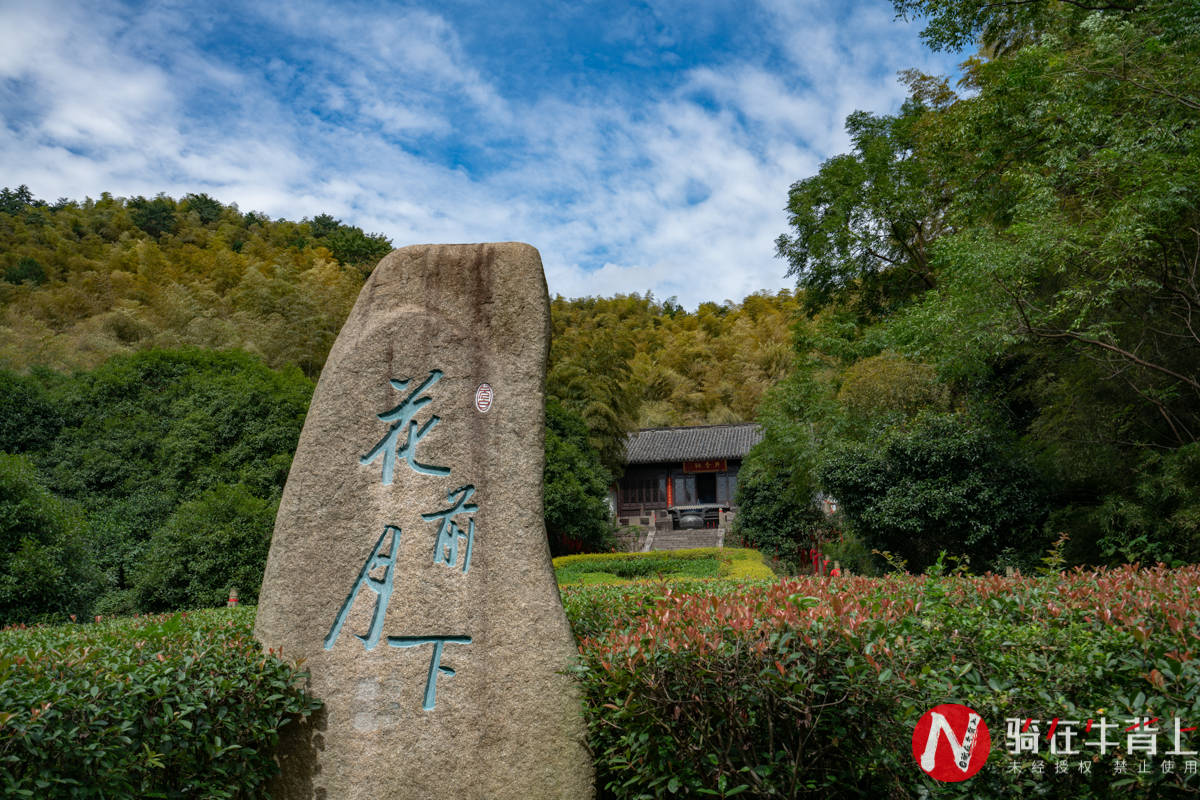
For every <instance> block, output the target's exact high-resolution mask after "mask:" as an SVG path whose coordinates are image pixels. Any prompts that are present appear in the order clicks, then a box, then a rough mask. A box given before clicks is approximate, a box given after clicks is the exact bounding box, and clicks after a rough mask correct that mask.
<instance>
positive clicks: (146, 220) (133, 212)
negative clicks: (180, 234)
mask: <svg viewBox="0 0 1200 800" xmlns="http://www.w3.org/2000/svg"><path fill="white" fill-rule="evenodd" d="M127 205H128V207H129V209H130V218H131V219H132V220H133V224H134V225H137V226H138V227H139V228H141V229H142V230H143V231H145V232H146V233H147V234H149V235H150V236H152V237H154V238H155V239H157V238H159V237H161V236H163V235H165V234H168V233H174V232H175V228H176V226H177V225H178V223H179V220H178V217H177V216H176V213H175V210H176V204H175V201H174V200H172V199H171V198H169V197H167V196H166V195H164V194H160V195H158V196H157V197H155V198H154V199H153V200H147V199H146V198H144V197H135V198H133V199H132V200H130V201H129V203H128V204H127Z"/></svg>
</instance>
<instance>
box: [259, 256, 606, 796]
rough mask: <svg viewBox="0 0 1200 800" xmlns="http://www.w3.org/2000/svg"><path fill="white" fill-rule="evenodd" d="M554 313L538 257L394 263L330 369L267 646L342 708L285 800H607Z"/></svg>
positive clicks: (307, 450) (308, 752) (283, 519)
mask: <svg viewBox="0 0 1200 800" xmlns="http://www.w3.org/2000/svg"><path fill="white" fill-rule="evenodd" d="M549 331H550V324H549V303H548V301H547V296H546V281H545V277H544V276H543V274H542V265H541V259H540V258H539V256H538V252H537V250H535V249H534V248H532V247H530V246H529V245H525V244H517V243H512V242H507V243H502V244H470V245H423V246H417V247H406V248H404V249H401V250H396V251H394V252H393V253H391V254H390V255H388V256H387V257H385V258H384V259H383V260H382V261H381V262H380V263H379V266H378V267H376V268H375V271H374V272H373V273H372V275H371V277H370V279H369V280H368V281H367V284H366V286H364V287H363V290H362V293H361V294H360V295H359V296H358V301H357V302H356V303H355V305H354V310H353V311H351V312H350V318H349V319H348V320H347V321H346V324H345V326H344V327H343V328H342V331H341V333H340V334H338V338H337V342H336V343H335V344H334V345H333V350H332V352H330V354H329V360H328V362H327V363H326V364H325V369H324V370H323V371H322V373H321V381H320V383H319V384H318V385H317V390H316V394H315V395H314V396H313V401H312V406H311V407H310V408H309V412H308V418H307V419H306V420H305V423H304V431H303V433H301V435H300V444H299V447H298V449H297V451H296V457H295V460H294V461H293V463H292V471H291V473H290V474H289V476H288V481H287V487H286V488H285V489H284V492H283V499H282V501H281V502H280V505H279V516H278V518H277V519H276V522H275V535H274V538H273V539H272V541H271V553H270V556H269V557H268V559H267V569H266V575H265V577H264V579H263V586H262V592H261V598H260V601H259V608H258V620H257V623H256V627H255V633H256V635H257V636H258V638H259V640H260V641H261V642H262V643H263V645H264V646H267V647H272V648H275V649H276V650H282V653H283V656H284V657H285V658H304V659H305V664H304V666H305V668H306V669H308V670H309V671H310V672H311V675H312V677H311V684H310V685H311V689H312V692H313V693H314V694H315V695H316V696H317V697H319V698H321V699H322V700H324V701H325V707H324V710H323V711H321V712H320V713H318V714H317V715H316V716H315V717H314V718H313V720H312V721H311V722H310V723H309V724H307V725H304V726H299V725H295V724H292V725H289V726H288V727H286V728H285V729H284V733H285V736H284V739H285V741H284V743H283V746H282V747H281V750H280V753H281V755H280V763H281V766H282V768H283V775H282V776H281V778H280V779H279V780H278V781H277V782H276V785H275V786H274V787H273V788H274V790H275V791H274V794H273V796H275V797H284V798H327V800H342V799H343V798H346V800H357V798H363V799H364V800H366V798H370V800H390V798H412V799H413V800H441V799H442V798H445V800H451V799H452V798H454V799H461V800H503V799H504V798H512V799H513V800H518V799H519V800H538V799H539V798H562V799H563V800H578V798H589V797H591V796H592V793H593V792H592V768H591V762H590V760H589V757H588V754H587V750H586V744H585V731H584V723H583V719H582V717H581V709H580V699H579V694H578V692H577V691H576V688H575V686H574V685H573V683H572V679H571V678H570V676H569V675H567V674H565V670H566V669H567V668H568V667H569V666H570V664H571V661H572V659H573V658H574V655H575V647H574V642H573V640H572V638H571V632H570V629H569V627H568V625H567V620H566V617H565V616H564V614H563V609H562V605H561V603H560V601H559V597H558V590H557V588H556V586H555V582H554V572H553V570H552V568H551V565H550V554H549V550H548V548H547V545H546V534H545V528H544V524H543V516H542V465H543V459H544V455H543V446H544V445H543V437H544V434H545V423H544V409H543V403H544V397H543V392H544V382H545V374H546V358H547V347H548V340H549Z"/></svg>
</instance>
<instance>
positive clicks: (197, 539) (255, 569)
mask: <svg viewBox="0 0 1200 800" xmlns="http://www.w3.org/2000/svg"><path fill="white" fill-rule="evenodd" d="M277 504H278V500H275V501H272V500H264V499H262V498H259V497H255V496H254V495H253V494H251V492H250V491H249V490H248V489H247V488H246V487H245V486H243V485H242V484H240V483H239V484H236V485H233V486H230V485H228V484H217V485H216V486H213V487H211V488H210V489H208V490H206V491H205V492H204V494H202V495H200V497H198V498H196V499H195V500H190V501H188V502H186V503H183V504H182V505H180V506H179V508H178V509H176V510H175V513H174V514H172V515H171V518H170V519H169V520H167V523H166V524H165V525H163V527H162V528H160V529H158V530H157V531H155V533H154V536H153V537H152V538H151V539H150V546H149V548H148V550H147V552H146V555H145V558H144V559H143V560H142V562H141V564H139V565H138V568H137V570H136V571H135V575H134V582H135V591H136V596H137V605H138V607H139V608H143V609H147V610H151V611H169V610H173V609H177V608H205V607H208V608H211V607H213V606H219V605H224V604H225V600H226V598H227V597H228V592H229V589H230V588H231V587H236V588H237V589H238V591H239V593H240V597H241V599H242V600H243V601H244V602H246V603H257V602H258V589H259V586H260V585H261V584H262V577H263V569H264V565H265V564H266V562H267V551H268V550H269V549H270V547H271V531H272V527H273V524H274V521H275V509H276V506H277Z"/></svg>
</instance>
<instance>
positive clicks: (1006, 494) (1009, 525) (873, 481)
mask: <svg viewBox="0 0 1200 800" xmlns="http://www.w3.org/2000/svg"><path fill="white" fill-rule="evenodd" d="M818 470H819V481H820V483H821V485H822V486H823V487H825V488H826V489H827V490H828V491H829V492H830V493H832V494H833V495H834V496H835V497H836V498H837V499H838V502H839V504H840V509H841V512H842V514H843V515H844V516H845V518H846V519H847V520H848V522H849V524H850V526H851V527H852V528H853V530H854V531H855V532H856V533H857V534H858V535H859V536H860V537H861V538H862V539H863V540H864V541H866V542H867V543H868V544H870V545H871V546H872V547H874V548H877V549H879V550H886V551H889V552H892V553H895V554H897V555H899V556H901V557H903V558H904V559H906V560H907V561H908V564H909V567H910V568H911V569H914V570H917V571H919V570H922V569H924V568H925V567H927V566H929V565H931V564H932V563H933V562H934V561H935V560H936V558H937V556H938V553H939V552H941V551H943V550H944V551H946V552H947V553H949V554H951V555H960V554H965V555H968V556H970V557H971V559H972V561H973V566H975V567H976V568H987V567H991V568H994V567H996V566H997V564H998V561H997V559H998V558H999V557H1000V556H1001V554H1002V553H1004V552H1005V551H1013V552H1012V553H1011V554H1009V557H1010V558H1020V557H1022V556H1025V557H1028V556H1029V555H1030V554H1031V553H1036V552H1038V550H1039V549H1040V548H1041V545H1042V544H1044V542H1043V541H1042V537H1041V536H1040V535H1039V531H1040V528H1041V525H1042V522H1043V521H1044V519H1045V515H1046V507H1045V503H1044V499H1043V494H1042V491H1041V489H1040V486H1039V483H1038V481H1037V477H1036V474H1035V473H1034V472H1033V470H1032V469H1031V467H1030V466H1029V465H1028V464H1027V463H1025V461H1024V459H1023V458H1022V457H1021V455H1020V453H1019V451H1018V450H1017V449H1016V448H1015V447H1014V446H1013V445H1012V444H1008V443H1005V442H1004V441H1003V440H1002V438H1001V437H998V436H997V435H995V434H994V433H992V432H990V431H987V430H985V429H982V428H981V427H979V426H977V425H972V424H970V423H968V422H966V421H964V420H962V419H960V418H958V417H955V416H953V415H927V416H924V417H921V418H919V419H918V421H917V422H916V424H914V425H913V426H911V427H907V428H902V429H899V430H895V431H893V432H891V433H889V434H888V435H886V436H885V437H883V438H882V440H878V441H875V442H872V443H870V444H857V443H845V444H841V445H840V446H838V447H836V448H835V449H833V450H832V451H831V452H830V453H829V454H827V455H826V456H825V458H824V459H823V463H822V464H821V466H820V467H819V468H818Z"/></svg>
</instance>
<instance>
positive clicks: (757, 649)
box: [563, 566, 1200, 798]
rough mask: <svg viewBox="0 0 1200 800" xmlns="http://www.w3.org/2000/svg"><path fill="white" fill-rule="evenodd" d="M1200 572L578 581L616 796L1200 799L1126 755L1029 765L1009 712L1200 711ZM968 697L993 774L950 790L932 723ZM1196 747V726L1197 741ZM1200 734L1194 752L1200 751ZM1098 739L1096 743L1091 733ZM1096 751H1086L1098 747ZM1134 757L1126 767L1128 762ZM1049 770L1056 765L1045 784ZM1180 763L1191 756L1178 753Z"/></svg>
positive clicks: (1166, 716)
mask: <svg viewBox="0 0 1200 800" xmlns="http://www.w3.org/2000/svg"><path fill="white" fill-rule="evenodd" d="M1197 585H1200V567H1197V566H1193V567H1188V568H1185V569H1177V570H1170V569H1167V568H1165V567H1161V566H1160V567H1158V568H1155V569H1151V570H1141V571H1138V570H1136V569H1135V568H1133V567H1126V568H1122V569H1118V570H1100V571H1096V572H1087V573H1084V572H1073V573H1069V574H1066V575H1055V576H1052V577H1046V578H1036V579H1031V578H1023V577H1016V578H1004V577H999V576H996V575H987V576H983V577H978V578H971V577H940V578H935V577H916V576H889V577H887V578H882V579H871V578H864V577H849V578H840V579H824V578H819V577H810V578H801V579H794V580H785V581H778V582H772V583H766V582H763V583H741V584H737V583H732V582H720V581H718V582H712V583H707V582H702V581H694V582H691V583H688V584H680V583H674V584H657V585H655V584H639V585H636V586H633V587H611V586H601V587H586V586H585V587H565V588H564V590H563V596H564V605H565V607H566V609H567V613H568V616H569V617H570V619H571V622H572V625H573V628H574V630H575V631H576V635H577V636H578V637H579V639H580V653H581V664H580V666H579V668H578V675H579V679H580V681H581V683H582V686H583V689H584V692H585V696H586V703H587V709H588V710H587V713H588V721H589V728H590V737H591V747H592V751H593V753H594V754H595V756H596V759H597V773H598V782H599V785H600V787H601V792H602V797H608V798H665V797H680V798H683V797H686V798H693V797H704V796H711V797H730V796H741V797H746V798H768V797H804V796H813V797H872V798H874V797H897V798H899V797H934V798H963V797H975V798H1006V797H1023V796H1042V797H1073V798H1118V797H1120V798H1126V797H1131V796H1136V797H1152V796H1153V797H1157V796H1165V795H1167V794H1169V793H1171V792H1173V791H1179V790H1180V789H1183V788H1186V789H1188V790H1190V791H1191V792H1196V791H1197V789H1200V777H1198V776H1197V775H1195V774H1192V775H1187V774H1184V773H1183V771H1182V769H1177V770H1176V771H1175V772H1174V773H1164V772H1163V771H1161V770H1160V769H1157V768H1156V769H1153V770H1151V771H1149V772H1146V773H1140V772H1138V770H1137V761H1138V759H1139V758H1140V754H1139V755H1132V754H1128V753H1125V752H1124V751H1125V748H1126V744H1125V737H1124V735H1123V734H1122V735H1120V736H1116V737H1114V739H1115V740H1116V741H1118V742H1120V746H1119V747H1118V749H1117V750H1115V751H1112V752H1109V753H1108V754H1106V755H1105V756H1104V757H1102V758H1100V759H1099V761H1098V763H1096V764H1095V765H1094V768H1093V769H1092V771H1091V773H1089V774H1084V773H1081V772H1080V771H1078V770H1077V769H1075V768H1074V766H1075V761H1076V760H1079V759H1081V758H1086V759H1088V760H1089V761H1090V760H1091V756H1092V755H1093V753H1094V751H1087V755H1086V756H1075V757H1074V758H1069V759H1068V762H1069V764H1070V766H1071V767H1072V768H1071V769H1070V770H1069V771H1068V772H1065V773H1059V772H1058V771H1057V770H1056V768H1055V766H1056V764H1055V759H1054V758H1053V757H1051V756H1050V755H1049V754H1047V753H1044V752H1043V753H1041V754H1040V755H1036V756H1029V755H1028V754H1024V755H1022V756H1021V759H1019V760H1018V761H1023V762H1025V769H1023V770H1021V771H1016V772H1014V771H1013V770H1012V769H1011V767H1012V766H1013V764H1014V763H1017V762H1014V757H1013V756H1012V755H1010V754H1009V752H1008V750H1007V747H1006V721H1007V720H1008V719H1010V718H1011V719H1017V720H1020V719H1025V718H1033V719H1035V720H1040V721H1041V722H1042V725H1043V726H1045V727H1043V728H1042V730H1041V733H1042V735H1043V736H1044V735H1045V733H1046V730H1047V727H1048V726H1049V724H1050V721H1051V720H1053V719H1054V718H1060V719H1063V720H1079V721H1080V722H1079V725H1078V728H1077V729H1076V730H1077V732H1078V733H1079V734H1080V737H1081V740H1082V739H1092V738H1095V732H1093V733H1092V734H1091V735H1090V736H1083V723H1084V722H1086V721H1087V720H1088V719H1098V718H1101V717H1106V718H1107V719H1108V720H1109V721H1110V722H1112V721H1116V722H1119V723H1120V729H1124V728H1126V726H1127V725H1128V724H1129V720H1130V719H1131V718H1133V717H1147V718H1153V717H1158V718H1160V719H1161V720H1163V722H1162V723H1161V730H1162V731H1163V732H1164V736H1163V738H1162V741H1160V751H1159V752H1160V753H1162V752H1164V751H1165V750H1166V749H1167V746H1168V745H1166V744H1165V742H1166V741H1168V740H1169V739H1170V734H1171V732H1172V729H1171V721H1172V720H1173V719H1176V718H1178V719H1179V720H1181V721H1182V724H1183V725H1184V726H1185V727H1188V726H1194V725H1196V724H1197V720H1200V659H1197V658H1196V657H1195V655H1194V654H1195V653H1196V652H1197V649H1198V648H1197V640H1198V639H1200V592H1198V591H1197V590H1196V586H1197ZM942 703H962V704H965V705H967V706H970V707H971V708H973V709H975V710H977V711H978V712H979V713H980V714H981V715H982V716H983V718H984V721H985V722H986V723H987V724H988V725H989V727H990V728H991V733H992V748H991V756H990V758H989V760H988V763H987V765H986V766H985V767H984V768H983V770H981V771H980V772H979V773H978V774H977V775H975V776H974V777H973V778H971V779H970V780H969V781H968V782H966V783H962V784H953V783H938V782H935V781H934V780H932V779H931V778H928V777H927V776H925V774H924V773H922V772H921V771H920V770H919V769H918V767H917V765H916V764H915V763H914V759H913V756H912V744H911V741H912V734H913V729H914V727H915V725H916V723H917V720H918V719H919V718H920V717H921V715H922V714H924V713H925V712H926V711H928V710H929V709H930V708H932V707H933V706H935V705H939V704H942ZM1191 735H1192V736H1194V734H1191ZM1196 744H1197V741H1196V739H1195V738H1192V739H1191V740H1187V739H1185V740H1184V741H1183V747H1184V748H1185V749H1200V747H1197V746H1196ZM1077 745H1078V742H1077ZM1080 749H1083V748H1080ZM1124 756H1128V757H1129V763H1130V764H1131V766H1130V769H1129V772H1128V773H1127V774H1126V775H1114V774H1113V771H1112V764H1113V763H1114V762H1116V761H1117V759H1118V758H1119V757H1124ZM1029 761H1037V762H1039V763H1041V764H1042V765H1043V766H1044V768H1045V771H1044V773H1043V774H1042V775H1040V776H1037V775H1034V774H1032V773H1031V771H1030V770H1029V769H1028V762H1029ZM1176 764H1177V766H1180V767H1181V765H1182V759H1177V760H1176Z"/></svg>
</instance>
